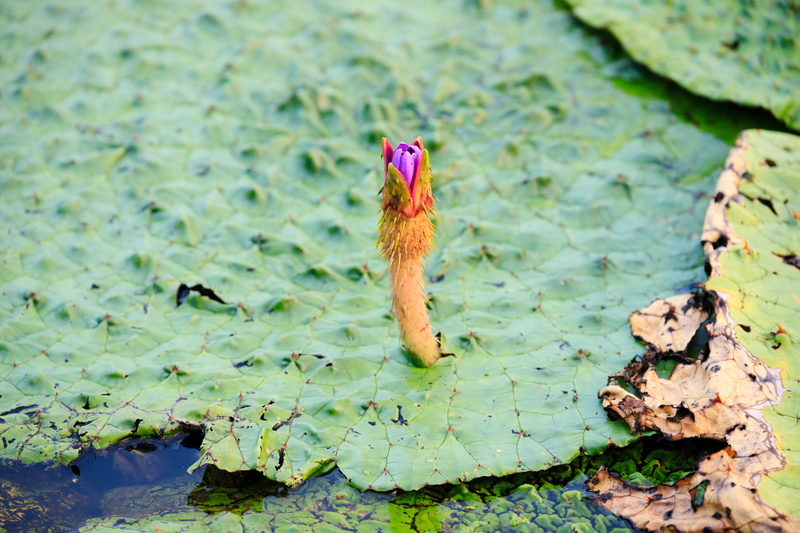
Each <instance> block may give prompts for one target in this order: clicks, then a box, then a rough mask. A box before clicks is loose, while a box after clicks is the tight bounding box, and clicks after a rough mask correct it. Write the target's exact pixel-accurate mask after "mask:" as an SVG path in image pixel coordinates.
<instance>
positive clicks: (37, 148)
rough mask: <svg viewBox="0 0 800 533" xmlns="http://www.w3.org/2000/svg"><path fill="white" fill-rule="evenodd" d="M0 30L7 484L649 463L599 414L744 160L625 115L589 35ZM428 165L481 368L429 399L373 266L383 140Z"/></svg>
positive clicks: (381, 475)
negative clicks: (111, 464) (10, 479)
mask: <svg viewBox="0 0 800 533" xmlns="http://www.w3.org/2000/svg"><path fill="white" fill-rule="evenodd" d="M86 6H88V7H86ZM0 13H2V16H3V17H5V20H6V21H7V22H8V23H7V24H5V25H3V26H2V28H0V42H2V43H3V44H4V46H3V52H2V57H3V61H2V62H0V79H1V80H3V83H2V85H0V86H1V87H2V88H3V89H2V93H0V94H2V104H3V105H2V107H0V147H1V148H0V189H1V190H2V194H0V227H2V229H3V239H2V240H0V265H2V268H0V294H2V304H0V305H1V306H2V307H0V372H1V373H2V374H1V377H2V379H1V380H0V413H2V415H0V438H2V441H0V444H2V447H0V456H2V457H6V458H18V459H21V460H23V461H29V462H30V461H62V462H67V461H70V460H71V459H73V458H75V457H76V456H77V454H78V451H79V448H80V447H82V446H96V447H104V446H107V445H108V444H110V443H113V442H115V441H118V440H120V439H122V438H124V437H126V436H129V435H139V436H146V435H162V434H168V433H173V432H176V431H178V430H179V429H180V427H181V426H186V425H190V426H202V427H203V428H204V429H205V431H206V433H205V440H204V442H203V455H202V457H201V460H200V461H198V463H197V464H196V465H195V466H200V465H202V464H214V465H215V466H216V467H218V468H220V469H222V470H227V471H238V470H258V471H261V472H263V473H264V474H265V475H266V476H267V477H269V478H271V479H275V480H278V481H281V482H284V483H287V484H297V483H299V482H301V481H302V480H303V479H306V478H307V477H309V476H312V475H314V474H316V473H322V472H326V471H328V470H330V469H332V468H334V466H338V468H339V469H340V470H341V471H342V472H343V473H344V475H345V476H346V477H347V478H348V480H349V481H350V482H351V483H352V484H354V485H355V486H357V487H359V488H368V487H372V488H373V489H378V490H393V489H394V488H395V487H399V488H403V489H416V488H419V487H422V486H424V485H426V484H442V483H448V482H449V483H454V482H459V481H465V480H469V479H472V478H475V477H480V476H499V475H506V474H511V473H515V472H520V471H527V470H539V469H544V468H548V467H550V466H552V465H557V464H562V463H567V462H569V461H571V460H572V459H573V458H574V457H576V456H577V455H578V454H580V453H581V452H585V453H588V454H595V453H599V452H601V451H602V450H604V449H605V448H606V446H607V445H608V444H609V443H615V444H626V443H629V442H630V441H631V439H632V438H633V437H631V435H630V434H629V432H628V430H627V428H626V427H625V425H624V424H623V423H621V422H619V421H611V420H610V419H609V418H608V417H607V415H606V413H605V412H604V411H603V409H602V406H601V404H600V402H599V400H598V399H597V390H598V388H600V386H601V385H602V383H604V382H605V380H606V377H607V376H608V375H611V374H614V373H615V372H616V371H617V370H618V369H619V368H622V367H623V366H624V365H625V363H626V362H627V361H629V360H630V359H631V357H632V356H633V355H634V354H635V353H637V351H638V350H639V347H638V345H637V343H636V341H635V340H634V339H633V338H632V337H631V335H630V329H629V327H628V323H627V319H628V316H629V315H630V314H631V313H632V312H633V311H635V310H637V309H640V308H643V307H644V306H646V305H647V304H648V303H649V302H650V301H652V300H653V299H655V298H657V297H663V296H668V295H671V294H673V293H674V291H676V290H679V289H681V288H682V287H684V286H685V285H687V284H691V283H694V282H696V281H698V280H700V279H703V273H702V257H703V256H702V252H701V250H700V248H699V246H698V245H697V239H696V236H697V234H698V233H699V230H700V227H701V221H702V211H703V206H704V204H705V200H704V199H703V198H702V193H703V192H704V191H707V190H711V181H710V180H709V179H708V178H711V179H713V175H714V173H715V172H714V171H715V170H716V168H717V167H718V166H719V165H720V164H721V162H722V161H723V160H724V156H725V153H726V151H727V149H726V147H725V145H724V143H722V142H721V141H719V140H718V139H716V138H715V137H713V136H711V135H708V134H706V133H703V132H702V131H700V130H699V129H697V128H696V127H694V126H692V125H689V124H686V123H684V122H682V121H681V120H679V119H678V118H677V117H676V116H675V115H674V114H673V113H672V112H671V111H670V110H669V109H668V106H667V105H665V103H664V102H662V101H659V100H655V99H646V98H640V97H638V96H634V95H630V94H627V93H626V92H624V91H623V90H621V89H619V88H617V87H616V86H615V85H614V83H613V81H612V80H610V79H608V77H607V76H606V75H605V74H604V73H603V67H604V66H606V65H608V64H610V62H611V59H608V58H604V57H602V48H600V46H599V44H598V41H597V40H596V39H595V38H593V37H590V36H587V35H586V34H585V33H584V32H582V31H581V30H580V28H578V27H577V26H576V25H575V23H574V22H573V21H572V19H571V18H570V16H569V14H567V13H564V12H563V11H559V10H558V9H556V8H554V7H553V6H551V5H549V4H544V5H541V6H538V7H536V9H535V13H534V12H533V11H532V10H531V7H530V5H529V3H528V2H522V1H508V2H501V3H499V4H498V5H495V6H493V7H491V8H488V7H483V8H480V7H476V6H474V5H472V4H463V3H461V2H458V1H454V2H452V3H449V4H443V5H429V4H427V3H421V2H420V3H418V4H415V3H413V2H412V4H411V5H408V6H406V5H404V6H397V5H395V4H392V3H390V2H383V3H370V4H368V5H365V4H363V3H362V2H355V1H352V2H347V1H345V2H327V1H326V2H320V4H319V5H318V6H317V8H316V9H306V8H302V7H299V6H298V7H287V6H286V5H284V4H266V5H251V4H249V3H231V4H224V5H218V4H213V3H209V4H208V5H205V6H204V5H195V4H192V5H189V4H180V5H177V4H173V3H169V4H168V5H166V4H157V3H152V4H147V5H146V6H145V5H143V4H139V3H137V2H130V3H127V2H117V3H113V4H112V3H103V4H102V5H100V4H95V3H92V4H88V3H87V4H85V6H82V5H81V4H80V3H76V2H62V3H58V2H56V3H51V4H48V5H47V6H39V5H36V4H29V3H21V4H14V5H13V6H6V7H3V10H2V12H0ZM420 13H425V16H420ZM387 18H388V19H391V21H392V23H391V24H387V23H385V22H384V21H385V20H387ZM321 20H325V21H328V22H326V23H324V24H322V23H320V21H321ZM51 30H52V31H51ZM465 36H470V38H469V39H467V38H466V37H465ZM417 135H422V137H423V140H424V141H425V146H426V147H427V148H428V149H429V150H430V157H431V163H432V166H433V179H434V192H435V193H436V195H437V196H438V198H439V202H438V205H439V211H438V215H439V221H438V222H437V227H436V230H437V235H438V236H437V244H438V248H439V250H438V251H437V252H435V253H434V254H433V256H432V259H431V262H430V264H429V265H428V268H427V281H428V285H427V289H426V290H427V291H428V293H429V297H430V308H431V309H430V313H431V318H432V323H433V325H434V327H435V328H436V329H437V330H441V331H442V332H443V342H444V343H445V347H446V349H447V350H446V351H448V352H452V353H453V354H454V356H453V357H449V358H445V359H444V360H442V361H441V362H440V363H438V364H437V365H435V366H434V367H432V368H429V369H419V368H415V367H412V366H410V365H409V364H408V362H407V360H406V358H405V357H404V355H403V353H402V352H401V348H400V346H399V340H398V332H397V326H396V324H395V321H394V319H393V317H392V316H391V315H390V313H389V311H390V309H389V300H388V277H387V276H386V271H385V266H384V265H383V264H382V263H381V262H380V260H379V258H378V254H377V251H376V250H375V249H374V240H375V227H376V224H377V216H376V214H375V212H376V210H377V209H378V200H376V199H375V198H374V194H375V193H376V192H377V191H378V190H379V188H380V186H381V184H382V183H383V176H382V175H381V171H382V169H381V162H380V146H379V142H380V139H381V137H383V136H387V137H389V138H390V139H391V140H392V141H393V142H396V141H399V140H406V141H408V140H411V139H413V138H414V137H416V136H417ZM212 295H213V296H214V297H212ZM177 304H179V305H177ZM159 527H160V526H159Z"/></svg>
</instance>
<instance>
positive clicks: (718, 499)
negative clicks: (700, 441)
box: [587, 448, 800, 533]
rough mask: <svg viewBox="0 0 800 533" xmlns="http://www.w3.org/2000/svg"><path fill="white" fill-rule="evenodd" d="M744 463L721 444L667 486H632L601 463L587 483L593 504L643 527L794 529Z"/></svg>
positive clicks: (687, 532)
mask: <svg viewBox="0 0 800 533" xmlns="http://www.w3.org/2000/svg"><path fill="white" fill-rule="evenodd" d="M749 463H750V461H748V458H742V457H739V456H738V455H737V454H736V452H735V451H733V450H732V449H731V448H726V449H724V450H722V451H720V452H717V453H715V454H713V455H710V456H707V457H704V458H703V459H701V460H700V461H699V463H698V464H697V472H696V473H695V474H692V475H691V476H687V477H685V478H683V479H681V480H680V481H678V482H677V483H675V484H674V485H672V486H669V485H659V486H657V487H638V486H635V485H631V484H630V483H627V482H625V481H623V480H621V479H620V478H618V477H615V476H614V475H612V474H610V473H609V472H608V471H607V470H605V469H604V468H601V469H600V470H599V471H598V472H597V474H596V475H595V476H594V477H593V478H591V479H590V480H589V481H588V482H587V484H588V486H589V489H590V490H592V491H593V492H596V493H597V494H598V496H597V497H596V499H595V501H596V502H597V503H598V504H600V505H602V506H603V507H605V508H606V509H608V510H609V511H611V512H612V513H614V514H616V515H619V516H624V517H625V518H627V519H628V520H630V521H631V522H633V525H634V526H636V527H638V528H641V529H644V530H647V531H664V532H674V531H680V532H682V533H694V532H697V533H705V532H708V531H727V530H735V531H739V532H743V533H745V532H755V531H798V528H800V520H798V519H797V517H794V516H785V515H781V514H780V513H778V512H777V511H775V510H774V509H772V508H771V507H769V506H767V505H765V504H764V503H763V502H762V501H761V499H760V498H759V497H758V493H757V491H756V486H755V484H754V483H753V481H752V476H751V472H750V470H749V468H748V464H749Z"/></svg>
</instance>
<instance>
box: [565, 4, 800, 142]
mask: <svg viewBox="0 0 800 533" xmlns="http://www.w3.org/2000/svg"><path fill="white" fill-rule="evenodd" d="M567 3H569V4H570V5H571V6H572V8H573V9H574V10H575V14H576V15H577V16H578V17H579V18H580V19H581V20H582V21H584V22H585V23H587V24H589V25H591V26H594V27H597V28H605V29H608V30H609V31H611V32H612V33H613V34H614V35H615V36H616V37H617V38H618V39H619V40H620V42H621V43H622V45H623V46H624V47H625V49H626V50H627V51H628V53H630V54H631V56H633V58H634V59H636V60H637V61H640V62H641V63H644V64H645V65H647V66H648V67H649V68H650V69H652V70H653V71H655V72H656V73H658V74H660V75H662V76H666V77H668V78H670V79H673V80H675V81H677V82H678V83H679V84H681V85H682V86H684V87H686V88H687V89H689V90H691V91H694V92H696V93H699V94H701V95H703V96H707V97H708V98H714V99H717V100H730V101H732V102H738V103H741V104H746V105H751V106H759V107H764V108H766V109H769V110H770V111H772V113H774V114H775V116H776V117H778V118H779V119H781V120H783V121H785V122H786V123H787V124H789V125H790V126H791V127H792V128H794V129H800V41H798V38H797V36H798V35H800V8H799V7H798V4H797V2H793V1H791V0H777V1H774V0H756V1H753V2H745V1H743V0H678V1H671V0H634V1H630V0H567Z"/></svg>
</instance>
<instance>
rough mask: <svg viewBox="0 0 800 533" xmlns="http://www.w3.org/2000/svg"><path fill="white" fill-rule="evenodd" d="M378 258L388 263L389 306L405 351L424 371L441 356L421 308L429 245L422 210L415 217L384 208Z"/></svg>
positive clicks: (428, 223) (429, 230)
mask: <svg viewBox="0 0 800 533" xmlns="http://www.w3.org/2000/svg"><path fill="white" fill-rule="evenodd" d="M378 237H379V244H380V246H381V255H382V256H383V258H384V259H386V260H387V261H388V262H389V273H390V276H391V284H392V305H393V307H394V310H395V314H396V315H397V324H398V326H400V337H401V339H402V340H403V344H405V347H406V349H407V350H408V351H409V352H411V353H412V354H413V355H415V356H416V357H418V358H419V359H420V360H421V361H422V363H423V364H424V365H425V366H426V367H428V366H431V365H432V364H434V363H435V362H436V361H438V360H439V358H440V357H441V356H442V353H441V350H440V349H439V341H438V340H436V338H435V337H434V336H433V334H432V332H431V323H430V320H429V319H428V310H427V308H426V307H425V303H426V301H427V298H426V297H425V290H424V288H425V282H424V281H423V278H422V262H423V260H424V257H425V255H427V254H428V247H429V246H430V245H431V244H432V243H433V224H432V223H431V221H430V218H429V217H428V214H427V212H426V211H425V210H420V211H419V212H418V213H417V214H416V215H415V216H413V217H407V216H406V215H405V214H403V213H401V212H398V211H395V210H393V209H391V208H387V209H386V210H385V211H384V212H383V216H382V217H381V223H380V226H379V229H378Z"/></svg>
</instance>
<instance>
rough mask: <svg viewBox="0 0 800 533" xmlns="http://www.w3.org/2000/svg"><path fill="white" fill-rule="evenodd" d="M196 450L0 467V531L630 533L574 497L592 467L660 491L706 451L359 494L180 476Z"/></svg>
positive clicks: (621, 457) (641, 452)
mask: <svg viewBox="0 0 800 533" xmlns="http://www.w3.org/2000/svg"><path fill="white" fill-rule="evenodd" d="M200 442H201V436H200V434H181V435H175V436H172V437H168V438H164V439H143V440H128V441H124V442H121V443H119V444H117V445H114V446H112V447H110V448H108V449H105V450H101V451H97V450H88V451H84V453H82V454H81V455H80V457H79V458H78V459H77V460H75V461H74V462H73V463H72V464H71V465H70V466H60V467H51V468H47V467H45V466H42V465H34V466H21V465H13V464H9V463H5V464H3V465H2V466H0V524H2V527H4V528H5V531H8V532H9V533H15V532H19V533H22V532H26V533H27V532H34V531H35V532H53V533H56V532H70V531H93V530H98V531H104V530H105V529H103V528H111V529H110V530H114V529H121V530H128V531H131V530H132V531H154V530H155V531H159V530H161V531H167V530H172V531H193V530H194V528H203V527H205V528H210V529H212V530H217V529H218V530H221V531H228V530H229V529H230V530H231V531H236V529H235V528H232V527H231V524H233V525H234V526H239V528H238V529H239V530H244V531H258V530H274V531H294V530H297V529H296V528H297V527H300V528H301V529H302V530H304V531H330V530H331V528H333V529H339V530H351V531H417V532H423V531H444V532H446V531H478V530H480V531H537V532H538V531H555V532H560V533H563V532H568V531H587V532H588V531H602V532H605V533H608V532H614V533H622V532H623V531H637V530H636V529H635V528H632V527H631V526H630V525H629V524H627V523H626V522H625V521H624V520H621V519H619V518H616V517H614V516H611V515H610V514H609V513H607V512H606V511H604V510H603V509H601V508H600V507H598V506H595V505H593V504H592V503H591V495H590V494H589V493H588V492H587V491H586V488H585V480H586V479H587V478H588V477H589V475H590V474H592V473H593V472H594V471H596V469H597V467H598V465H599V464H601V463H602V462H603V461H606V462H610V463H612V464H613V466H612V470H615V471H616V472H618V473H620V474H622V475H623V476H624V477H626V478H627V479H629V480H631V481H634V482H638V483H642V484H650V483H658V482H670V481H675V480H676V479H679V478H680V477H682V475H683V474H685V473H686V472H687V471H689V470H690V469H691V467H692V465H693V464H694V461H696V460H697V458H698V457H699V456H700V454H701V452H702V451H714V450H713V448H714V445H713V444H709V443H700V445H699V446H693V447H691V448H690V447H687V446H686V445H670V444H666V443H664V442H659V441H657V440H656V439H653V438H649V439H643V440H642V441H639V442H637V443H636V444H634V445H632V446H630V447H628V448H626V449H622V450H614V451H609V452H607V453H606V454H603V455H602V456H598V457H595V458H589V457H585V456H583V457H579V458H578V459H576V460H575V461H573V463H571V464H569V465H562V466H560V467H556V468H553V469H551V470H549V471H547V472H539V473H531V474H518V475H515V476H509V477H504V478H488V479H487V478H484V479H480V480H476V481H473V482H471V483H467V484H463V485H456V486H453V485H446V486H439V487H426V488H424V489H422V490H419V491H413V492H401V491H396V492H392V493H378V492H372V491H367V492H363V493H362V492H359V491H358V490H357V489H355V488H353V487H351V486H349V485H348V484H347V481H346V479H345V478H344V476H342V474H341V473H340V472H339V471H338V470H334V471H333V472H331V473H330V474H328V475H325V476H321V477H316V478H312V479H310V480H309V481H307V482H306V483H305V484H303V485H301V486H300V487H297V488H294V489H288V488H286V487H285V486H283V485H281V484H279V483H275V482H273V481H270V480H268V479H266V478H265V477H263V476H262V475H261V474H260V473H257V472H247V473H235V474H230V473H228V472H224V471H221V470H218V469H216V468H214V467H213V466H209V467H204V468H201V469H199V470H197V471H195V472H193V473H188V472H187V469H188V468H189V466H190V465H191V464H192V463H194V462H195V461H196V460H197V458H198V456H199V453H200V452H199V451H198V447H199V445H200ZM165 524H166V526H165ZM226 524H227V525H226ZM215 526H217V527H215ZM165 527H168V529H165ZM154 528H156V529H154ZM225 528H227V529H225ZM198 530H201V529H198Z"/></svg>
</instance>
